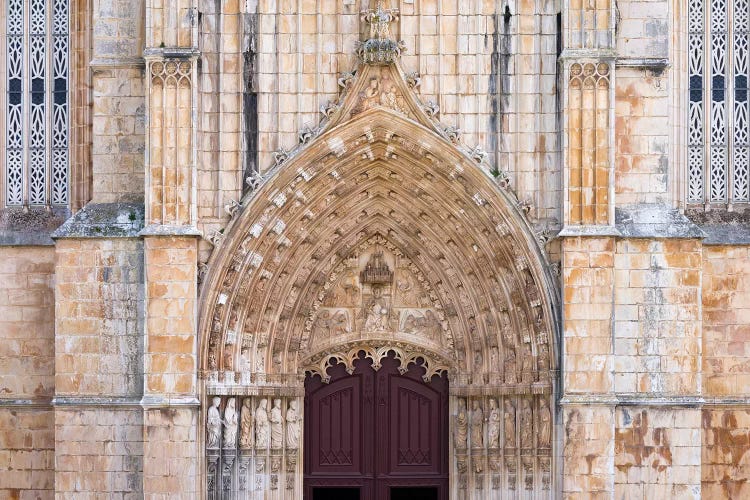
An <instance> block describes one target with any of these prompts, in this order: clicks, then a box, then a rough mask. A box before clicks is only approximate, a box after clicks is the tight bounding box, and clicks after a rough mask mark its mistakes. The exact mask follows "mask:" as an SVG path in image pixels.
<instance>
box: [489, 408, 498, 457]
mask: <svg viewBox="0 0 750 500" xmlns="http://www.w3.org/2000/svg"><path fill="white" fill-rule="evenodd" d="M487 440H488V441H489V443H488V444H489V447H490V449H495V448H497V447H498V446H500V408H498V407H497V401H496V400H495V399H490V421H489V424H487Z"/></svg>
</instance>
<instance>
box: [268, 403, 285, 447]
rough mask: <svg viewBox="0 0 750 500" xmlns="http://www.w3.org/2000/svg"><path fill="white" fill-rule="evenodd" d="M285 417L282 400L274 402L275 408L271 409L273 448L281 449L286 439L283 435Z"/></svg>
mask: <svg viewBox="0 0 750 500" xmlns="http://www.w3.org/2000/svg"><path fill="white" fill-rule="evenodd" d="M283 426H284V417H283V416H282V415H281V400H280V399H274V400H273V408H271V448H273V449H279V448H281V443H282V442H283V439H284V433H283Z"/></svg>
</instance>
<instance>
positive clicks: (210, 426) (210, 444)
mask: <svg viewBox="0 0 750 500" xmlns="http://www.w3.org/2000/svg"><path fill="white" fill-rule="evenodd" d="M212 402H213V404H212V405H211V407H210V408H209V409H208V416H207V419H206V447H207V448H218V447H219V442H220V441H221V414H220V413H219V405H220V404H221V398H220V397H218V396H217V397H214V399H213V400H212Z"/></svg>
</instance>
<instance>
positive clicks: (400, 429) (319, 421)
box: [304, 353, 448, 500]
mask: <svg viewBox="0 0 750 500" xmlns="http://www.w3.org/2000/svg"><path fill="white" fill-rule="evenodd" d="M380 363H381V367H380V368H379V369H378V370H377V371H376V370H374V369H373V368H372V360H370V359H365V358H364V357H363V353H360V358H359V359H358V360H356V361H355V363H354V367H355V370H354V372H353V373H352V374H351V375H350V374H348V373H347V372H346V370H345V367H344V365H343V364H336V365H334V366H333V367H331V368H330V369H329V370H328V373H329V374H330V375H331V380H330V382H329V383H328V384H325V383H323V382H322V381H321V379H320V377H319V376H315V377H310V376H308V377H307V378H306V379H305V436H304V439H305V453H304V456H305V463H304V473H305V476H304V482H305V498H306V499H310V500H317V499H326V500H336V499H340V500H388V499H391V500H399V499H402V498H403V499H408V500H422V499H424V500H433V499H434V500H447V498H448V380H447V377H445V376H443V377H437V376H434V377H433V378H432V380H431V381H430V382H428V383H425V382H424V381H423V380H422V375H423V374H424V371H425V370H424V368H422V367H421V366H417V365H414V364H412V365H410V367H409V370H408V371H407V372H406V373H404V374H401V373H400V372H399V370H398V367H399V363H398V361H397V360H396V359H394V357H393V353H391V354H390V355H389V356H388V357H386V358H383V359H382V360H381V362H380Z"/></svg>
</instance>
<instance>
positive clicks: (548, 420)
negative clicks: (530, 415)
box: [539, 398, 552, 448]
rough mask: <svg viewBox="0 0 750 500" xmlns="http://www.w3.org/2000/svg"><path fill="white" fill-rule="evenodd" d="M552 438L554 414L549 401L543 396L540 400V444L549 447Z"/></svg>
mask: <svg viewBox="0 0 750 500" xmlns="http://www.w3.org/2000/svg"><path fill="white" fill-rule="evenodd" d="M551 440H552V416H551V415H550V412H549V403H547V400H546V399H544V398H542V399H540V400H539V446H540V447H547V448H548V447H549V446H550V442H551Z"/></svg>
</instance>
